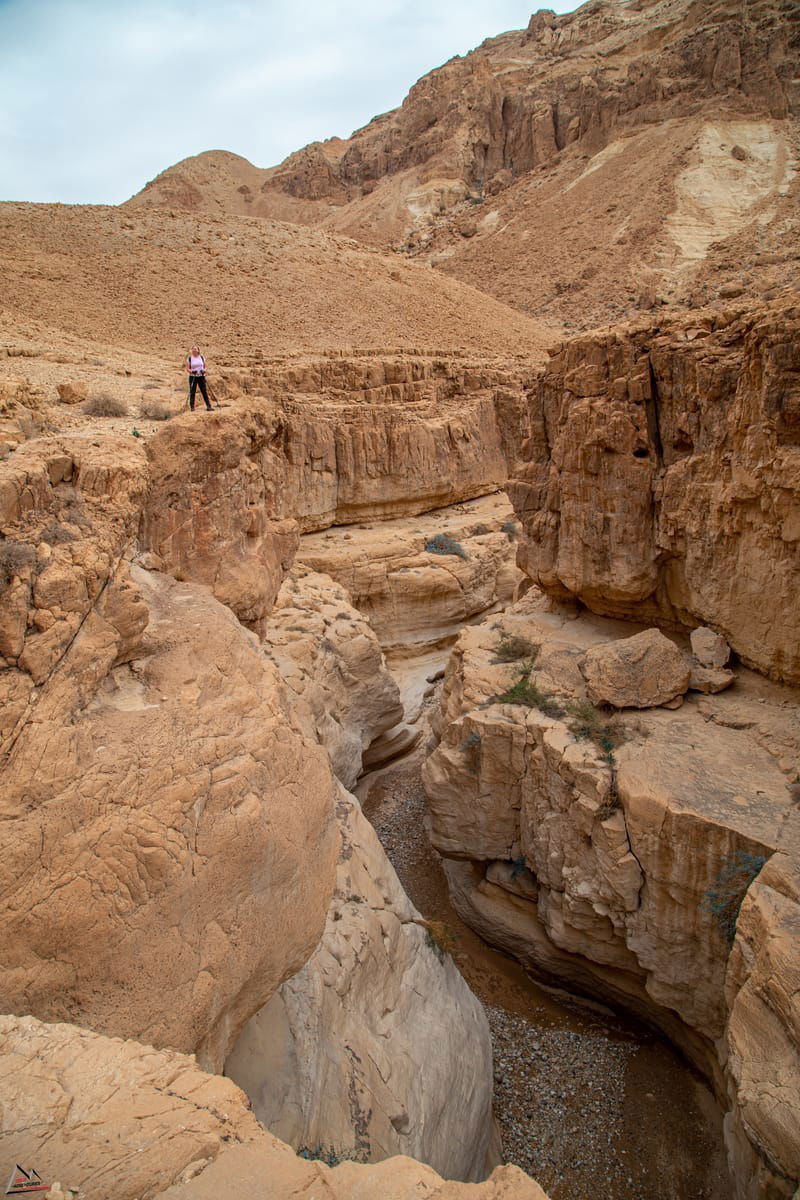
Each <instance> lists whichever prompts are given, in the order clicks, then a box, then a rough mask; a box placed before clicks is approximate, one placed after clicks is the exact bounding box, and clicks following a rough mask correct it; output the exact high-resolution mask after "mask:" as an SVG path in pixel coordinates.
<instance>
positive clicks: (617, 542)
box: [508, 308, 800, 681]
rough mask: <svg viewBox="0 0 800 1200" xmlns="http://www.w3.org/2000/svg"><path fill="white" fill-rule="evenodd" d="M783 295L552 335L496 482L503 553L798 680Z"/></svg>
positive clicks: (621, 610)
mask: <svg viewBox="0 0 800 1200" xmlns="http://www.w3.org/2000/svg"><path fill="white" fill-rule="evenodd" d="M797 320H798V310H796V309H794V308H789V309H775V310H765V311H762V312H759V313H753V314H750V315H746V314H742V315H740V316H738V317H734V316H733V315H732V314H729V315H728V316H724V315H723V316H719V317H716V318H714V317H710V316H709V317H706V318H703V319H700V320H697V321H693V322H687V321H686V320H685V319H682V320H679V319H676V320H674V321H672V322H668V323H666V324H665V325H662V326H661V327H660V328H658V329H656V328H653V327H649V326H644V325H642V326H639V327H638V328H632V329H630V330H627V331H626V332H624V333H612V334H597V335H594V336H592V337H585V338H578V339H575V340H574V341H572V342H568V343H566V344H565V345H563V346H562V347H561V348H560V349H559V350H558V351H557V352H556V353H555V354H554V356H553V358H552V359H551V362H550V365H549V367H548V368H547V369H546V371H545V372H544V374H543V376H542V378H541V380H540V382H539V384H538V386H537V387H536V388H535V389H534V391H533V393H532V395H531V435H530V439H529V441H528V442H527V444H526V446H525V447H524V451H523V457H524V458H525V460H526V461H525V463H524V465H523V467H522V468H521V469H520V470H519V471H518V473H517V475H516V478H515V479H514V480H513V481H512V482H511V483H510V484H509V486H508V492H509V495H510V497H511V500H512V502H513V504H514V507H515V509H516V512H517V515H518V516H519V518H520V520H521V521H522V524H523V530H524V532H523V539H522V544H521V547H520V554H519V560H518V561H519V565H520V566H521V567H522V569H523V570H524V571H526V573H527V574H528V575H530V577H531V578H532V579H533V580H534V581H535V582H536V583H538V584H539V586H540V587H542V588H543V589H544V590H545V591H547V592H549V593H550V594H552V595H554V596H558V597H567V596H575V597H577V598H578V599H579V600H580V601H581V602H582V603H584V604H585V605H587V606H588V607H589V608H591V609H592V610H593V611H595V612H598V613H605V614H607V615H610V616H620V617H623V616H624V617H631V618H633V619H635V620H638V621H641V622H646V623H661V624H666V625H670V624H672V625H677V624H679V623H680V624H682V625H684V626H688V627H691V628H694V627H695V626H696V625H697V622H698V619H699V620H701V621H702V620H707V621H708V622H710V623H711V624H712V625H713V627H714V628H715V629H716V630H717V631H718V632H719V633H721V634H723V635H724V636H725V637H726V638H727V640H728V641H729V643H730V645H731V646H732V647H733V649H734V650H735V651H736V652H737V654H739V655H740V657H741V658H742V660H743V661H744V662H746V663H748V664H749V665H751V666H755V667H757V668H758V669H759V670H761V671H764V672H767V673H768V674H770V675H772V676H774V677H775V678H780V679H785V680H788V681H797V680H799V679H800V651H799V650H798V647H800V626H799V625H798V619H799V618H798V614H800V575H799V574H798V571H797V548H798V538H800V491H799V490H798V480H800V442H798V438H799V437H800V433H799V432H798V430H799V429H800V427H799V426H798V416H797V405H796V403H795V400H794V399H792V397H793V396H795V386H796V385H795V383H794V380H795V376H796V371H797V361H798V359H797V354H798V351H797V344H798V343H797V338H796V335H795V330H796V327H797Z"/></svg>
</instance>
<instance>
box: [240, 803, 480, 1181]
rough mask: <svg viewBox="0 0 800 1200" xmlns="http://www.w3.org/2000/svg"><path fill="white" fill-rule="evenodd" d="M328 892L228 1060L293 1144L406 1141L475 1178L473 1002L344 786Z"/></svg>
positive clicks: (365, 1151) (390, 1148) (376, 1149)
mask: <svg viewBox="0 0 800 1200" xmlns="http://www.w3.org/2000/svg"><path fill="white" fill-rule="evenodd" d="M337 815H338V818H339V822H340V827H341V831H342V855H341V858H340V862H339V869H338V876H337V886H336V893H335V896H334V899H333V902H332V905H331V909H330V912H329V914H328V923H327V926H326V930H325V933H324V935H323V938H322V941H321V943H320V945H319V946H318V948H317V950H316V951H315V953H314V955H313V956H312V957H311V959H310V960H309V962H308V963H307V964H306V965H305V966H304V967H303V969H302V970H301V971H300V972H299V974H298V975H295V976H294V977H293V978H292V979H290V980H288V981H287V982H286V983H285V984H284V985H283V986H282V987H281V989H280V990H279V992H278V993H277V994H276V995H275V996H273V998H272V999H271V1000H270V1002H269V1004H268V1005H267V1006H266V1007H265V1008H264V1009H262V1010H261V1011H260V1012H259V1013H257V1014H256V1016H254V1017H253V1018H252V1019H251V1020H250V1021H249V1022H248V1024H247V1025H246V1026H245V1029H244V1030H243V1032H242V1034H241V1036H240V1037H239V1040H238V1042H237V1044H236V1046H235V1048H234V1050H233V1052H232V1054H231V1055H230V1056H229V1058H228V1060H227V1062H226V1064H225V1073H226V1074H227V1075H229V1076H230V1077H231V1078H232V1079H234V1080H235V1081H236V1083H238V1084H239V1085H240V1087H242V1088H243V1089H244V1091H245V1092H247V1094H248V1095H249V1097H250V1099H251V1101H252V1103H253V1110H254V1112H255V1114H256V1116H257V1117H258V1118H259V1120H260V1121H261V1123H262V1124H263V1125H264V1126H265V1127H266V1128H268V1129H271V1130H272V1131H273V1133H275V1134H276V1135H277V1136H278V1137H280V1138H282V1139H283V1140H284V1141H287V1142H289V1143H290V1144H291V1145H293V1146H295V1147H296V1148H300V1147H303V1146H304V1147H316V1146H319V1147H324V1149H325V1151H326V1152H328V1151H329V1150H330V1151H332V1152H333V1153H334V1154H335V1155H336V1157H337V1158H339V1159H343V1158H351V1157H352V1158H354V1159H356V1160H357V1161H362V1162H376V1161H379V1160H380V1159H383V1158H387V1157H388V1156H390V1155H392V1154H407V1155H410V1156H411V1157H413V1158H416V1159H419V1160H421V1161H422V1162H425V1163H428V1164H429V1165H430V1166H432V1167H433V1168H434V1169H435V1170H437V1171H439V1172H440V1174H442V1175H445V1176H446V1177H449V1178H456V1179H471V1180H477V1179H481V1178H483V1177H484V1162H485V1159H486V1154H487V1149H488V1144H489V1138H490V1133H491V1124H492V1121H491V1090H492V1057H491V1045H490V1040H489V1029H488V1025H487V1023H486V1018H485V1015H484V1013H483V1010H482V1008H481V1006H480V1004H479V1002H478V1001H477V1000H476V999H475V997H474V996H473V995H472V993H471V992H470V990H469V988H468V987H467V985H466V983H465V982H464V980H463V978H462V977H461V975H460V974H459V972H458V970H457V968H456V967H455V964H454V963H453V961H452V959H451V958H450V957H449V955H447V954H446V953H444V952H443V951H441V950H440V949H439V948H438V947H437V945H436V943H435V941H434V940H433V937H432V936H431V934H430V933H429V932H428V929H427V926H426V923H425V922H424V921H423V920H422V918H421V917H420V915H419V913H418V912H417V911H416V909H415V908H414V907H413V905H412V904H411V903H410V901H409V900H408V898H407V897H406V895H405V893H404V892H403V890H402V888H401V886H400V883H399V881H398V879H397V876H396V875H395V873H394V870H393V868H392V867H391V865H390V864H389V862H388V860H387V858H386V856H385V854H384V852H383V849H382V847H381V845H380V843H379V841H378V839H377V837H376V835H375V833H374V831H373V829H372V826H371V825H370V824H369V822H368V821H367V820H366V818H365V817H364V816H363V815H362V813H361V810H360V808H359V806H358V804H357V802H356V801H355V800H354V799H353V798H352V797H350V796H348V795H347V793H345V792H344V791H341V792H340V794H339V800H338V803H337Z"/></svg>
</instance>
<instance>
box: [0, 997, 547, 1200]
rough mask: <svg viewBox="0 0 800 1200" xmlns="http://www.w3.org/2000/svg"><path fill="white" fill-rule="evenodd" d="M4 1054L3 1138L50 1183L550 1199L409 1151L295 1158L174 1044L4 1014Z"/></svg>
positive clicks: (239, 1097)
mask: <svg viewBox="0 0 800 1200" xmlns="http://www.w3.org/2000/svg"><path fill="white" fill-rule="evenodd" d="M0 1056H2V1062H3V1065H4V1073H5V1071H6V1070H7V1074H8V1080H9V1084H8V1087H6V1088H4V1092H3V1096H2V1098H0V1113H1V1114H2V1122H0V1124H1V1125H2V1132H0V1146H3V1147H4V1148H6V1149H7V1153H8V1154H9V1155H10V1156H11V1157H12V1159H16V1158H20V1159H22V1160H23V1161H24V1162H30V1163H36V1166H37V1170H38V1171H39V1174H40V1175H41V1176H42V1178H43V1179H45V1180H46V1181H48V1182H49V1181H50V1180H53V1179H57V1180H59V1181H60V1182H61V1183H62V1184H63V1185H65V1186H67V1187H69V1186H70V1185H73V1186H75V1187H78V1188H80V1189H81V1190H83V1187H84V1186H88V1184H87V1183H86V1181H94V1184H95V1185H96V1184H97V1181H98V1180H103V1181H105V1180H111V1181H113V1182H112V1183H111V1184H110V1186H111V1187H112V1188H113V1193H114V1196H115V1197H116V1198H117V1200H141V1197H143V1196H148V1197H152V1198H153V1200H158V1198H159V1197H163V1198H164V1200H167V1198H168V1197H169V1200H211V1198H212V1197H219V1195H220V1194H221V1193H223V1194H225V1195H228V1196H234V1197H236V1198H237V1200H239V1198H241V1200H244V1198H245V1197H247V1196H253V1195H258V1194H262V1195H263V1194H264V1187H265V1186H267V1187H268V1189H269V1194H271V1195H273V1196H281V1197H287V1198H288V1197H294V1196H297V1197H300V1196H303V1195H309V1194H310V1189H311V1190H312V1191H313V1193H314V1194H316V1193H317V1192H319V1194H320V1195H324V1196H325V1197H326V1200H328V1198H330V1200H370V1198H371V1197H374V1196H376V1195H391V1196H393V1197H396V1200H412V1197H413V1200H417V1198H418V1197H420V1196H423V1197H430V1200H466V1197H467V1196H469V1197H470V1200H473V1198H474V1200H546V1198H545V1196H544V1192H542V1190H541V1188H539V1187H537V1185H536V1184H535V1183H534V1182H533V1181H532V1180H530V1179H528V1177H527V1176H526V1175H524V1174H523V1173H522V1171H519V1170H517V1168H516V1167H498V1168H497V1170H496V1171H495V1172H494V1173H493V1175H492V1177H491V1179H489V1180H487V1182H486V1183H482V1184H479V1185H478V1186H477V1187H476V1186H474V1185H472V1186H469V1187H467V1186H466V1185H464V1184H459V1183H445V1182H444V1181H443V1180H442V1179H441V1177H440V1176H439V1175H438V1174H437V1173H436V1172H435V1171H433V1170H432V1169H431V1168H430V1167H426V1166H424V1165H423V1164H421V1163H418V1162H413V1161H412V1160H411V1159H410V1158H402V1157H400V1158H393V1159H389V1160H388V1161H387V1162H384V1163H381V1164H379V1165H377V1166H362V1165H360V1164H357V1163H351V1162H345V1163H342V1164H341V1165H340V1166H337V1167H335V1168H334V1169H333V1170H331V1169H330V1168H329V1167H328V1166H327V1165H325V1164H324V1163H322V1162H309V1161H307V1160H305V1159H302V1158H298V1157H297V1156H296V1155H295V1153H294V1152H293V1151H292V1150H290V1148H289V1147H288V1146H286V1145H284V1143H283V1142H280V1141H279V1140H278V1139H277V1138H275V1137H273V1136H272V1135H271V1134H270V1133H268V1132H267V1131H266V1130H264V1129H262V1128H261V1126H260V1125H259V1124H258V1122H257V1121H256V1119H255V1117H254V1116H253V1114H252V1112H250V1110H249V1105H248V1103H247V1100H246V1098H245V1096H244V1095H243V1093H242V1092H240V1091H239V1089H238V1088H237V1087H236V1086H235V1085H234V1084H233V1083H231V1082H230V1080H228V1079H222V1078H220V1076H218V1075H206V1074H204V1073H203V1072H202V1071H201V1070H199V1069H198V1066H197V1063H196V1062H195V1060H194V1059H193V1058H191V1057H189V1056H187V1055H183V1054H179V1053H176V1052H174V1051H171V1050H154V1049H153V1048H152V1047H150V1046H143V1045H140V1044H138V1043H137V1042H130V1041H122V1040H120V1039H117V1038H107V1037H102V1036H100V1035H98V1034H96V1033H92V1032H89V1031H88V1030H85V1029H76V1028H75V1027H74V1026H72V1025H61V1024H58V1025H45V1024H42V1023H41V1022H39V1021H36V1020H34V1019H33V1018H32V1017H23V1018H16V1017H0ZM121 1080H124V1087H123V1088H121V1087H120V1081H121ZM98 1131H102V1132H101V1133H100V1134H99V1132H98ZM132 1151H133V1152H132ZM103 1186H106V1185H105V1184H103Z"/></svg>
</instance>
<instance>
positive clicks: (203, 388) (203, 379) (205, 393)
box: [197, 375, 211, 412]
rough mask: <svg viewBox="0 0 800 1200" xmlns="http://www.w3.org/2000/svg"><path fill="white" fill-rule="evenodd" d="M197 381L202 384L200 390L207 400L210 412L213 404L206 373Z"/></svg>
mask: <svg viewBox="0 0 800 1200" xmlns="http://www.w3.org/2000/svg"><path fill="white" fill-rule="evenodd" d="M197 382H198V383H199V384H200V391H201V392H202V393H203V399H204V400H205V402H206V408H207V409H208V411H209V412H211V404H210V402H209V399H208V388H207V387H206V378H205V375H201V376H200V377H199V378H198V380H197Z"/></svg>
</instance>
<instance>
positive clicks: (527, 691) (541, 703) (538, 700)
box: [494, 668, 564, 717]
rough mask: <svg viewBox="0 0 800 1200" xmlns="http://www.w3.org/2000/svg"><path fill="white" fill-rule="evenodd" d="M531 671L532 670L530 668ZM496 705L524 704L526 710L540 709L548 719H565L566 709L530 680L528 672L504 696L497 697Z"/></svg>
mask: <svg viewBox="0 0 800 1200" xmlns="http://www.w3.org/2000/svg"><path fill="white" fill-rule="evenodd" d="M529 670H530V668H529ZM494 699H495V703H496V704H524V705H525V707H526V708H538V709H539V712H543V713H544V714H545V716H546V717H563V716H564V709H563V708H562V707H561V705H560V704H559V703H558V701H557V700H555V699H554V698H553V697H552V696H551V695H550V693H549V692H543V691H542V690H541V688H539V687H537V686H536V684H535V683H534V682H533V680H532V679H531V678H530V676H529V674H528V671H525V672H524V673H523V674H522V675H520V677H519V679H518V680H517V682H516V683H514V684H512V685H511V687H510V688H509V689H508V691H507V692H503V694H502V696H495V698H494Z"/></svg>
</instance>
